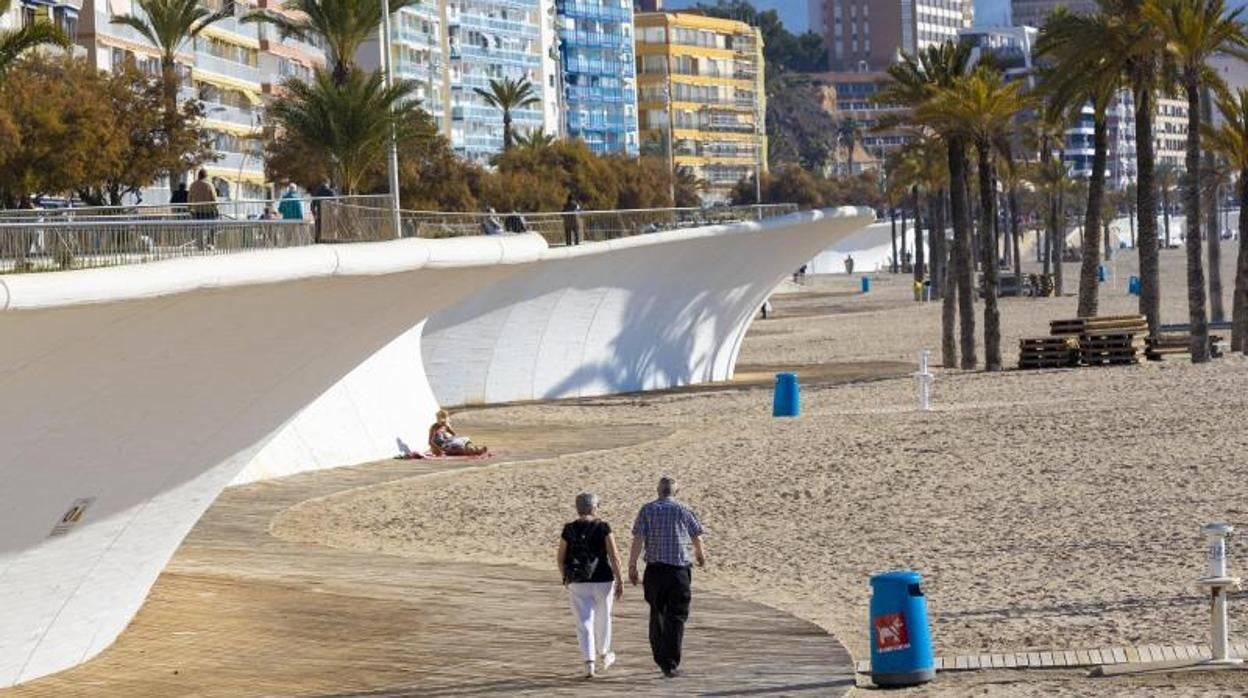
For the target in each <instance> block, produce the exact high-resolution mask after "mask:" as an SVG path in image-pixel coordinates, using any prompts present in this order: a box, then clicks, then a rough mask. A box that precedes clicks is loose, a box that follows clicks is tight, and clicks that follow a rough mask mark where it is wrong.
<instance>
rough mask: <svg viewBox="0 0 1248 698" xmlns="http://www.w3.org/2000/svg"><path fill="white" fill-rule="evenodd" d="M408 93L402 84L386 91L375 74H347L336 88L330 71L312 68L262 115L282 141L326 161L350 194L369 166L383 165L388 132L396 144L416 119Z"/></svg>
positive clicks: (411, 87)
mask: <svg viewBox="0 0 1248 698" xmlns="http://www.w3.org/2000/svg"><path fill="white" fill-rule="evenodd" d="M414 91H415V85H414V84H413V83H410V82H407V81H403V80H401V81H398V82H397V83H395V84H394V85H392V86H390V87H386V85H385V81H384V77H383V76H382V75H381V73H370V74H364V73H362V72H360V71H354V70H353V71H350V72H349V73H348V74H347V78H346V80H345V81H344V82H343V83H342V84H336V83H335V82H334V77H333V74H332V73H329V72H326V71H324V70H318V71H316V73H315V74H314V75H313V77H312V80H310V81H308V82H304V81H302V80H291V81H289V82H287V83H286V93H285V94H283V95H282V96H280V97H278V98H277V99H276V100H274V101H273V103H272V104H271V105H270V106H269V108H268V116H269V118H270V119H272V121H273V124H274V125H275V126H277V127H278V128H279V129H280V130H281V131H282V132H283V133H284V137H286V138H290V139H292V140H294V141H296V142H297V143H298V144H299V145H300V146H301V147H302V148H303V149H305V151H306V152H308V153H311V154H314V155H315V156H317V157H320V158H322V159H323V160H324V161H326V162H329V163H331V170H332V173H333V179H334V181H336V182H337V183H338V186H339V188H340V189H341V190H342V192H343V193H345V194H355V193H357V192H358V190H359V188H360V185H361V183H362V182H363V180H364V177H365V175H366V174H367V173H368V171H369V170H370V168H374V167H377V166H378V165H379V163H382V162H384V160H385V155H386V146H387V144H389V142H390V137H391V133H395V134H396V136H395V137H396V138H398V139H399V140H400V141H402V139H403V137H404V136H405V135H406V134H407V133H408V129H409V128H412V127H414V125H415V124H416V122H417V121H418V120H417V119H416V118H415V116H416V113H417V110H418V107H417V106H416V105H415V103H414V101H413V100H411V99H410V98H411V95H412V93H413V92H414Z"/></svg>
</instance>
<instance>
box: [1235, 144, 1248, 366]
mask: <svg viewBox="0 0 1248 698" xmlns="http://www.w3.org/2000/svg"><path fill="white" fill-rule="evenodd" d="M1245 212H1248V168H1244V169H1242V170H1240V171H1239V259H1238V260H1236V263H1235V300H1234V303H1233V304H1232V306H1231V319H1232V322H1231V351H1242V352H1243V353H1245V354H1248V215H1245Z"/></svg>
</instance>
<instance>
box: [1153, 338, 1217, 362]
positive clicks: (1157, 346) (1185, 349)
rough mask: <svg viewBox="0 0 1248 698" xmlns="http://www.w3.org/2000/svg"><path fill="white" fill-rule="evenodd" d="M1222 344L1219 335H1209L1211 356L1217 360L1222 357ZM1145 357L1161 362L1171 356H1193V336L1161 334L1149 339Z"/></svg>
mask: <svg viewBox="0 0 1248 698" xmlns="http://www.w3.org/2000/svg"><path fill="white" fill-rule="evenodd" d="M1221 342H1222V337H1220V336H1218V335H1212V334H1211V335H1209V355H1210V356H1212V357H1214V358H1217V357H1219V356H1221V355H1222V351H1221V348H1220V347H1219V346H1218V345H1219V343H1221ZM1144 344H1145V349H1144V355H1145V356H1147V357H1148V359H1149V361H1161V360H1162V359H1163V358H1165V357H1166V356H1169V355H1171V354H1191V353H1192V336H1191V335H1190V334H1159V335H1157V336H1156V337H1148V338H1146V339H1145V340H1144Z"/></svg>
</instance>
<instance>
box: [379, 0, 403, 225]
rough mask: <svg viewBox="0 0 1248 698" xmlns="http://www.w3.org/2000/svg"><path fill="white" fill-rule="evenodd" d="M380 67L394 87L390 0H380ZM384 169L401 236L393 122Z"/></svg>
mask: <svg viewBox="0 0 1248 698" xmlns="http://www.w3.org/2000/svg"><path fill="white" fill-rule="evenodd" d="M381 67H382V70H383V71H384V74H385V81H386V90H390V88H392V87H394V51H393V50H392V49H391V47H390V0H381ZM389 150H390V152H389V157H388V158H387V163H386V166H387V167H386V169H387V170H388V174H389V175H390V215H391V217H392V221H393V224H394V236H395V237H402V227H401V222H400V220H399V144H398V139H397V138H396V135H395V130H394V122H393V120H392V121H391V123H390V148H389Z"/></svg>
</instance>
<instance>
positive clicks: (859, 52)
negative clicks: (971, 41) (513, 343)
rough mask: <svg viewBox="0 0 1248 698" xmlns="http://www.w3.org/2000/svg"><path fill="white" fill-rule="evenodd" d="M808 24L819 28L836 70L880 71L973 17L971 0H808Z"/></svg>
mask: <svg viewBox="0 0 1248 698" xmlns="http://www.w3.org/2000/svg"><path fill="white" fill-rule="evenodd" d="M808 1H809V3H810V5H809V13H810V16H811V26H812V27H814V28H816V29H815V30H816V31H817V30H818V29H819V28H821V29H822V31H821V32H820V33H821V34H822V35H823V40H824V44H825V45H826V46H827V48H828V67H829V68H830V69H831V70H833V71H835V72H844V71H854V70H857V71H863V72H867V71H876V70H884V69H886V68H887V67H888V66H890V65H892V64H893V63H896V62H897V57H898V55H899V53H901V52H905V53H908V54H913V53H916V52H918V51H919V50H921V49H924V48H926V47H928V46H933V45H936V44H939V43H941V42H943V41H945V40H949V39H952V40H957V37H958V32H959V31H960V30H962V29H966V28H969V27H970V26H971V24H972V23H973V21H974V12H975V9H974V4H973V2H972V0H808Z"/></svg>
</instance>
